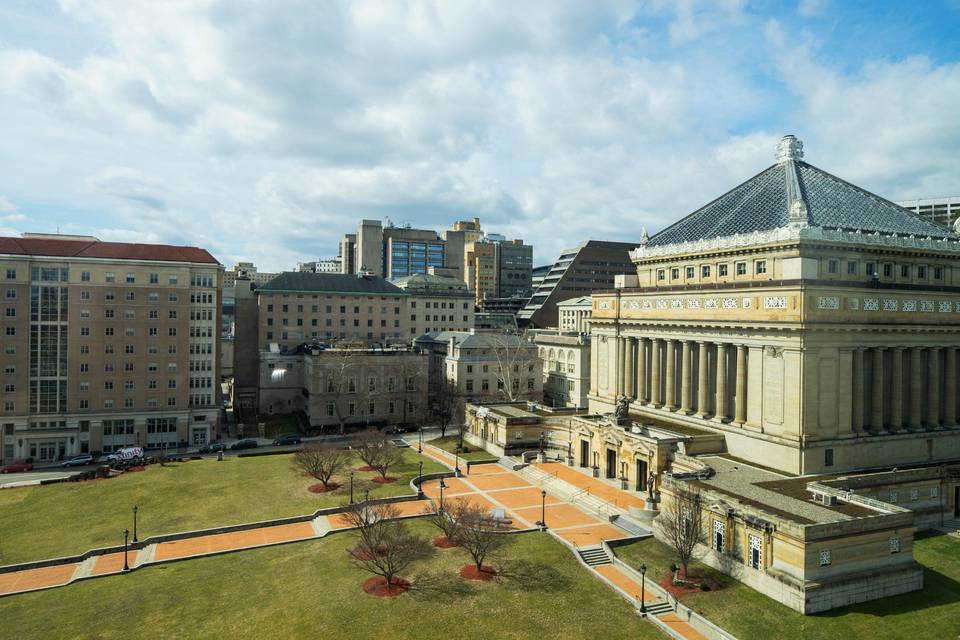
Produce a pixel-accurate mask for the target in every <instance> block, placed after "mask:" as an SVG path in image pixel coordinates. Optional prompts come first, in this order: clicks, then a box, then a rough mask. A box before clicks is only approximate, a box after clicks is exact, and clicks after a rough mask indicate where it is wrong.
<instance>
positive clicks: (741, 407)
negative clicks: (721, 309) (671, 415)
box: [609, 336, 748, 423]
mask: <svg viewBox="0 0 960 640" xmlns="http://www.w3.org/2000/svg"><path fill="white" fill-rule="evenodd" d="M609 339H612V340H614V341H615V351H614V353H615V354H616V356H615V357H616V360H617V366H616V368H615V371H616V378H615V381H614V382H615V385H616V395H617V396H621V395H623V396H626V397H627V398H629V399H630V400H631V401H632V402H638V403H640V404H647V405H651V406H654V407H658V408H663V409H666V410H668V411H679V412H681V413H686V414H695V415H697V416H699V417H701V418H706V417H713V418H716V419H719V420H723V421H731V420H732V421H733V422H738V423H744V422H746V420H747V367H748V349H747V346H746V345H744V344H731V343H726V342H708V341H704V340H682V339H673V338H641V337H635V336H616V337H613V338H609ZM621 363H622V364H621ZM694 372H696V379H694ZM678 373H679V375H678ZM731 377H734V385H733V394H732V396H731V393H730V391H731V389H730V384H729V383H730V378H731ZM678 383H679V384H678ZM731 401H732V402H731ZM711 405H712V406H711Z"/></svg>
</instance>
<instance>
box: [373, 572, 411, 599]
mask: <svg viewBox="0 0 960 640" xmlns="http://www.w3.org/2000/svg"><path fill="white" fill-rule="evenodd" d="M409 590H410V583H409V582H407V581H406V580H404V579H403V578H394V579H393V581H392V582H391V583H390V584H389V585H387V581H386V579H384V578H383V577H382V576H374V577H372V578H369V579H367V580H365V581H364V583H363V592H364V593H367V594H370V595H371V596H377V597H378V598H392V597H394V596H399V595H403V594H404V593H406V592H407V591H409Z"/></svg>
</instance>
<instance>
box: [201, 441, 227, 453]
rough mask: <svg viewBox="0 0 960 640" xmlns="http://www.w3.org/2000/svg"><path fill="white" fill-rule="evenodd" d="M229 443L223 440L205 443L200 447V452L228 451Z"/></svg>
mask: <svg viewBox="0 0 960 640" xmlns="http://www.w3.org/2000/svg"><path fill="white" fill-rule="evenodd" d="M226 450H227V445H225V444H223V443H222V442H211V443H210V444H205V445H203V446H202V447H200V449H199V453H216V452H217V451H226Z"/></svg>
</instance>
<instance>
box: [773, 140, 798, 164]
mask: <svg viewBox="0 0 960 640" xmlns="http://www.w3.org/2000/svg"><path fill="white" fill-rule="evenodd" d="M802 159H803V142H801V141H800V140H799V139H798V138H797V136H795V135H793V134H789V135H786V136H783V138H781V139H780V142H779V144H777V162H778V163H780V164H782V163H784V162H786V161H787V160H802Z"/></svg>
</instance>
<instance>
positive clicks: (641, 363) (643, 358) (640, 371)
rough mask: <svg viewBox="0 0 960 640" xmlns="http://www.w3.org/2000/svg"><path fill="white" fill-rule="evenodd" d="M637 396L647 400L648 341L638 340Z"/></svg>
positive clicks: (640, 400) (640, 399) (641, 399)
mask: <svg viewBox="0 0 960 640" xmlns="http://www.w3.org/2000/svg"><path fill="white" fill-rule="evenodd" d="M635 395H636V398H637V400H638V401H639V402H646V401H647V341H646V340H644V339H643V338H640V339H638V340H637V389H636V394H635Z"/></svg>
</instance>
